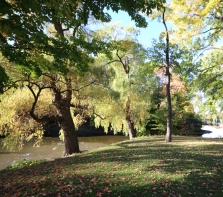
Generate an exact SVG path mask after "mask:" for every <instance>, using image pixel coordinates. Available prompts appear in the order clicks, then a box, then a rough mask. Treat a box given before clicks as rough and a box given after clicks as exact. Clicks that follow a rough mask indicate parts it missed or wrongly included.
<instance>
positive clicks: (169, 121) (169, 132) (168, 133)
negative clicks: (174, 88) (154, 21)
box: [163, 8, 172, 142]
mask: <svg viewBox="0 0 223 197" xmlns="http://www.w3.org/2000/svg"><path fill="white" fill-rule="evenodd" d="M164 17H165V8H164V11H163V24H164V27H165V30H166V50H165V55H166V65H165V68H166V73H165V75H166V96H167V106H168V115H167V125H166V137H165V141H166V142H171V141H172V138H171V135H172V105H171V95H170V57H169V33H168V29H167V26H166V22H165V18H164Z"/></svg>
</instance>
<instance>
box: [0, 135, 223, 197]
mask: <svg viewBox="0 0 223 197" xmlns="http://www.w3.org/2000/svg"><path fill="white" fill-rule="evenodd" d="M160 140H161V139H160ZM160 140H158V141H155V142H154V140H151V139H149V140H145V139H141V141H140V140H135V141H134V142H133V144H132V143H131V142H128V141H126V142H123V143H118V144H116V145H112V146H109V147H107V148H101V149H98V150H96V151H94V152H91V151H88V152H85V153H83V154H77V155H75V156H74V157H68V158H64V159H56V160H55V161H50V162H45V163H41V164H40V165H38V166H35V167H27V168H23V169H20V170H12V171H8V172H5V173H1V174H0V176H1V180H0V193H1V194H2V195H3V196H16V195H17V196H33V195H34V196H58V195H60V196H89V197H91V196H122V197H123V196H142V197H143V196H145V197H147V196H202V197H203V196H222V191H223V181H222V177H223V171H222V167H221V165H222V161H223V155H222V153H221V150H222V149H223V144H220V143H219V144H208V145H207V144H205V145H199V146H196V144H195V145H194V144H192V145H193V146H191V147H190V146H186V145H184V146H182V147H181V146H180V143H176V144H173V143H171V144H169V143H163V142H161V141H160ZM180 140H181V139H179V140H178V141H180Z"/></svg>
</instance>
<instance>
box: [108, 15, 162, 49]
mask: <svg viewBox="0 0 223 197" xmlns="http://www.w3.org/2000/svg"><path fill="white" fill-rule="evenodd" d="M109 14H110V15H111V17H112V21H111V22H119V21H120V22H122V25H126V26H129V25H133V26H135V23H134V21H131V17H130V16H129V15H128V14H127V13H126V12H123V11H119V12H118V13H115V12H112V11H109ZM147 22H148V27H147V28H140V35H139V37H138V40H139V43H141V44H142V45H143V46H144V47H145V48H148V47H150V46H151V41H152V39H153V38H156V39H158V38H159V35H160V33H161V32H163V31H165V29H164V26H163V24H162V23H161V22H158V21H157V20H156V21H152V20H151V19H149V18H148V19H147Z"/></svg>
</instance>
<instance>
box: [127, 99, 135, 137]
mask: <svg viewBox="0 0 223 197" xmlns="http://www.w3.org/2000/svg"><path fill="white" fill-rule="evenodd" d="M125 113H126V118H125V120H126V124H127V128H128V133H129V139H130V140H131V139H133V138H135V137H136V129H135V128H134V122H133V120H132V119H131V109H130V98H129V97H128V100H127V102H126V109H125Z"/></svg>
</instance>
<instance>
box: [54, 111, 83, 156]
mask: <svg viewBox="0 0 223 197" xmlns="http://www.w3.org/2000/svg"><path fill="white" fill-rule="evenodd" d="M60 116H61V118H60V120H59V121H58V122H59V125H60V127H61V129H62V130H63V132H64V144H65V151H64V156H67V155H71V154H73V153H78V152H80V150H79V143H78V138H77V134H76V132H75V127H74V122H73V119H72V116H71V112H70V109H69V108H68V109H62V110H60Z"/></svg>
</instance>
